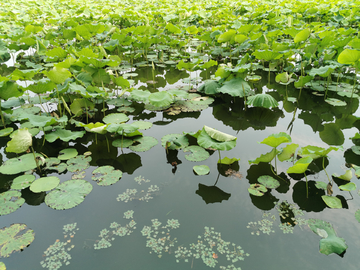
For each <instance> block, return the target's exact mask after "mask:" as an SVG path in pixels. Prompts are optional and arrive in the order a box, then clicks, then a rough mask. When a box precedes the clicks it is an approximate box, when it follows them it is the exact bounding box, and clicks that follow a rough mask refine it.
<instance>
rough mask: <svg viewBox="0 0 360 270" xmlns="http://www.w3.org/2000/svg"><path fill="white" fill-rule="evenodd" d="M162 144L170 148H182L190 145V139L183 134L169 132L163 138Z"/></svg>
mask: <svg viewBox="0 0 360 270" xmlns="http://www.w3.org/2000/svg"><path fill="white" fill-rule="evenodd" d="M161 145H162V147H165V148H166V149H170V150H175V149H182V148H184V147H186V146H188V145H189V140H188V138H187V137H186V136H185V135H183V134H168V135H165V136H163V137H162V138H161Z"/></svg>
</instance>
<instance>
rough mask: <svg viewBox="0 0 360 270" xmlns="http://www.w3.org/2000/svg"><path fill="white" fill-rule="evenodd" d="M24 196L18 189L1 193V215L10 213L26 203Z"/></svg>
mask: <svg viewBox="0 0 360 270" xmlns="http://www.w3.org/2000/svg"><path fill="white" fill-rule="evenodd" d="M24 202H25V200H24V198H21V193H20V192H19V191H16V190H9V191H5V192H3V193H1V194H0V216H4V215H8V214H10V213H12V212H15V211H16V210H17V209H18V208H19V207H20V206H22V205H23V204H24Z"/></svg>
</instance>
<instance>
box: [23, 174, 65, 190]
mask: <svg viewBox="0 0 360 270" xmlns="http://www.w3.org/2000/svg"><path fill="white" fill-rule="evenodd" d="M59 183H60V179H59V178H58V177H56V176H48V177H41V178H39V179H36V180H35V181H34V182H33V183H32V184H31V186H30V190H31V191H32V192H34V193H40V192H43V191H50V190H52V189H54V188H56V187H57V186H58V185H59Z"/></svg>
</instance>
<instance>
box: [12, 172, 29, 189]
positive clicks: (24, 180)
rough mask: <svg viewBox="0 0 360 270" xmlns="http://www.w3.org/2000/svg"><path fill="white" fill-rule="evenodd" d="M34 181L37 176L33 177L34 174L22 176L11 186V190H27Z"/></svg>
mask: <svg viewBox="0 0 360 270" xmlns="http://www.w3.org/2000/svg"><path fill="white" fill-rule="evenodd" d="M34 181H35V175H32V174H24V175H20V176H18V177H16V178H15V179H14V180H13V182H12V184H11V189H24V188H27V187H29V186H30V185H31V183H32V182H34Z"/></svg>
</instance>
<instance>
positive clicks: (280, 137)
mask: <svg viewBox="0 0 360 270" xmlns="http://www.w3.org/2000/svg"><path fill="white" fill-rule="evenodd" d="M288 142H291V137H290V136H289V135H288V134H286V133H285V132H279V133H277V134H271V135H269V136H268V137H267V138H265V139H264V140H263V141H262V142H261V143H262V144H266V145H268V146H271V147H278V146H279V145H280V144H282V143H288Z"/></svg>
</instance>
